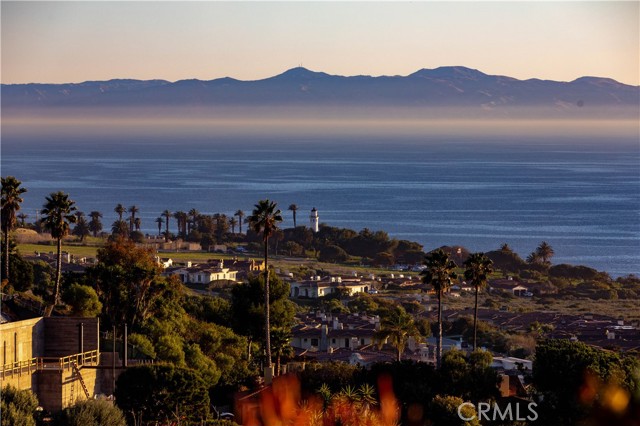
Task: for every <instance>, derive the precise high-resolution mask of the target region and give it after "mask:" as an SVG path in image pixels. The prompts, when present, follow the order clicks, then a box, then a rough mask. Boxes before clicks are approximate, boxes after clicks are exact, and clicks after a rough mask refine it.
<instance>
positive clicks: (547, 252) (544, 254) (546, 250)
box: [535, 241, 555, 265]
mask: <svg viewBox="0 0 640 426" xmlns="http://www.w3.org/2000/svg"><path fill="white" fill-rule="evenodd" d="M535 253H536V254H537V255H538V256H540V258H541V259H542V263H544V264H545V265H548V264H550V263H551V258H552V257H553V255H554V254H555V252H554V251H553V248H551V246H550V245H549V243H547V242H546V241H543V242H541V243H540V245H539V246H538V248H536V251H535Z"/></svg>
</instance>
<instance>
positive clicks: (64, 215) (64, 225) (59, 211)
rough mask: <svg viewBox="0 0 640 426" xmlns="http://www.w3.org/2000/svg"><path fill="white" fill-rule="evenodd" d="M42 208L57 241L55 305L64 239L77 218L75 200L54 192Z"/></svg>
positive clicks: (50, 230)
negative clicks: (70, 225)
mask: <svg viewBox="0 0 640 426" xmlns="http://www.w3.org/2000/svg"><path fill="white" fill-rule="evenodd" d="M45 200H46V202H45V204H44V206H43V209H42V212H41V213H42V216H43V217H42V219H43V221H44V225H45V228H46V229H48V230H49V232H51V236H52V237H53V238H55V239H56V242H57V250H58V251H57V260H56V288H55V293H54V297H53V303H54V305H57V304H58V303H59V302H60V278H61V270H62V239H63V238H64V237H65V236H66V235H68V234H69V224H70V223H75V222H76V220H77V218H76V216H75V214H74V212H75V211H76V207H75V202H74V201H73V200H70V199H69V195H67V194H65V193H63V192H53V193H51V194H50V195H49V196H48V197H46V198H45Z"/></svg>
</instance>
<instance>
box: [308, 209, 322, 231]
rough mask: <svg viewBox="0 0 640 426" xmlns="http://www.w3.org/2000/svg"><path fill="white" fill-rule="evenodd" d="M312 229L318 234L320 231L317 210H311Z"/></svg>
mask: <svg viewBox="0 0 640 426" xmlns="http://www.w3.org/2000/svg"><path fill="white" fill-rule="evenodd" d="M309 220H310V227H311V230H312V231H313V232H318V231H319V230H320V229H319V228H318V221H319V220H320V218H319V217H318V210H316V208H315V207H314V208H312V209H311V214H310V215H309Z"/></svg>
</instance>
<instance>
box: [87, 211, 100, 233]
mask: <svg viewBox="0 0 640 426" xmlns="http://www.w3.org/2000/svg"><path fill="white" fill-rule="evenodd" d="M89 217H90V218H91V220H90V221H89V231H91V232H93V236H94V237H97V236H98V232H100V231H102V222H101V221H100V218H101V217H102V213H100V212H99V211H95V210H94V211H92V212H91V213H89Z"/></svg>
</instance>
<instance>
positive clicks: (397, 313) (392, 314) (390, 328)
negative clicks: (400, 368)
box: [376, 306, 420, 361]
mask: <svg viewBox="0 0 640 426" xmlns="http://www.w3.org/2000/svg"><path fill="white" fill-rule="evenodd" d="M409 337H416V338H419V337H420V333H419V332H418V329H417V328H416V325H415V323H414V320H413V317H412V316H411V315H409V314H408V313H407V312H406V311H405V310H404V308H402V307H401V306H396V307H394V308H393V309H391V310H390V311H389V312H388V314H387V315H385V316H384V317H383V318H382V321H381V322H380V330H379V331H378V332H377V333H376V339H377V340H378V341H379V342H380V346H382V344H383V343H384V342H385V341H387V340H388V341H389V342H390V343H391V344H392V345H393V347H395V348H396V353H397V360H398V361H401V360H402V353H403V352H404V349H405V346H406V344H407V340H408V338H409Z"/></svg>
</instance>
